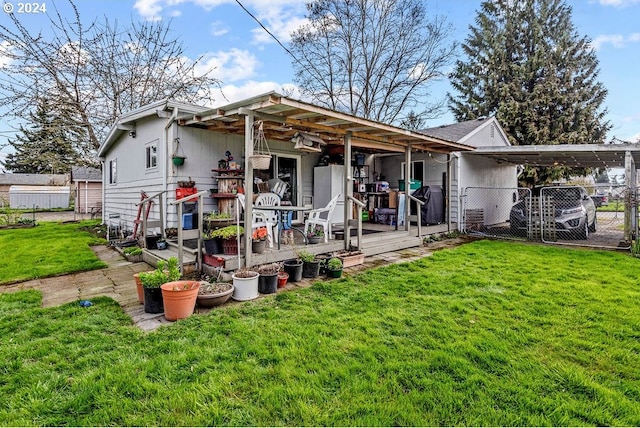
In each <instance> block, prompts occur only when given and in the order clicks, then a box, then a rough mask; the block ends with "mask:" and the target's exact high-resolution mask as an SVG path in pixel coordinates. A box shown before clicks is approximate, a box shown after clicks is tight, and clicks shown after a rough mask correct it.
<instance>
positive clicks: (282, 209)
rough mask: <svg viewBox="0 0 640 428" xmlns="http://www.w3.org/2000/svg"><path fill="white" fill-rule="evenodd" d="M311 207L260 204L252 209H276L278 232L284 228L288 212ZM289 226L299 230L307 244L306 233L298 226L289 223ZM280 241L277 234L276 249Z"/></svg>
mask: <svg viewBox="0 0 640 428" xmlns="http://www.w3.org/2000/svg"><path fill="white" fill-rule="evenodd" d="M311 209H312V208H309V207H300V206H296V205H260V206H259V207H256V206H254V207H253V210H254V211H276V212H277V214H278V233H280V232H282V230H284V227H283V225H284V220H285V219H286V218H287V216H288V214H289V213H290V212H294V211H297V212H304V211H311ZM289 227H290V228H291V230H295V231H296V232H300V234H302V238H303V239H304V243H305V244H308V243H309V242H308V241H307V235H306V234H305V233H304V231H303V230H302V229H300V228H297V227H294V226H293V225H289ZM280 242H282V239H280V236H278V250H279V249H280Z"/></svg>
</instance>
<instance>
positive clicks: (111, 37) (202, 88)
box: [0, 0, 219, 150]
mask: <svg viewBox="0 0 640 428" xmlns="http://www.w3.org/2000/svg"><path fill="white" fill-rule="evenodd" d="M67 1H68V2H69V4H70V6H71V9H72V11H73V13H72V14H71V16H70V17H64V16H63V15H62V14H61V12H60V11H59V10H58V9H56V8H55V7H53V5H49V4H47V6H49V24H50V28H49V29H48V30H47V32H50V33H51V35H49V34H47V35H46V36H45V35H43V34H42V33H38V34H33V33H31V32H30V31H29V30H28V29H27V28H26V27H25V26H24V25H23V24H22V23H21V22H20V20H19V19H18V17H17V16H15V15H12V14H9V19H10V22H11V23H10V24H7V25H0V57H4V58H5V65H4V66H0V105H3V106H6V108H7V109H8V111H7V113H8V114H9V116H11V117H13V118H18V119H28V115H29V113H30V112H31V111H32V107H33V106H35V105H37V102H36V101H37V100H39V99H42V98H49V99H52V100H55V102H56V105H57V106H58V108H60V109H65V110H68V112H67V114H65V115H64V117H69V118H70V120H69V122H70V123H68V124H67V126H69V127H74V128H76V129H80V130H83V132H84V136H83V137H82V138H84V140H85V145H88V148H89V149H92V150H95V149H96V148H97V147H98V146H99V145H100V142H101V141H102V140H103V139H104V137H105V136H106V133H107V132H108V129H109V127H110V126H111V125H112V124H113V123H114V122H115V120H116V118H117V117H118V116H119V115H121V114H122V113H124V112H126V111H130V110H132V109H135V108H137V107H140V106H142V105H145V104H148V103H150V102H153V101H158V100H161V99H165V98H172V99H175V100H179V101H184V102H193V103H210V102H211V101H212V100H213V97H212V91H211V90H212V89H213V87H214V86H216V85H218V84H219V82H218V81H217V80H216V79H214V78H212V77H211V74H212V70H205V71H204V72H199V71H198V65H199V61H200V60H201V58H198V59H196V60H194V61H191V60H189V59H188V58H187V57H186V55H185V54H184V51H183V48H182V45H181V43H180V41H179V40H178V39H175V38H172V37H171V35H170V34H169V27H170V23H166V24H165V23H163V22H161V21H156V22H143V23H132V24H131V25H129V26H127V27H126V28H120V27H119V26H118V22H117V21H110V20H109V19H108V18H106V17H105V18H104V19H103V20H100V21H93V22H91V23H90V24H89V25H85V24H83V22H82V20H81V17H80V12H79V10H78V8H77V7H76V5H75V4H74V2H73V0H67Z"/></svg>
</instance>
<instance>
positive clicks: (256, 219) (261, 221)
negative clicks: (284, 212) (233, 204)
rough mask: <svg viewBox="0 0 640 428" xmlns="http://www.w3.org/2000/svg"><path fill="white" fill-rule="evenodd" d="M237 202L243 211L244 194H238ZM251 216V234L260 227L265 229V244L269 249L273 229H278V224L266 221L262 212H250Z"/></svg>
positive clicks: (271, 243) (272, 239)
mask: <svg viewBox="0 0 640 428" xmlns="http://www.w3.org/2000/svg"><path fill="white" fill-rule="evenodd" d="M238 201H239V202H240V206H241V207H242V210H243V211H244V204H245V199H244V194H242V193H239V194H238ZM252 213H253V214H252V216H251V219H252V220H251V230H252V232H253V230H255V229H258V228H260V227H264V228H266V229H267V244H268V245H269V247H273V244H274V242H276V241H274V237H273V228H274V226H275V227H276V228H277V227H278V223H277V221H276V223H275V224H274V223H273V222H272V221H269V220H268V219H267V217H266V216H265V215H264V211H256V210H255V209H254V210H253V211H252Z"/></svg>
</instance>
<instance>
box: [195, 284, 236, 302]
mask: <svg viewBox="0 0 640 428" xmlns="http://www.w3.org/2000/svg"><path fill="white" fill-rule="evenodd" d="M232 293H233V285H232V284H229V283H228V282H216V283H213V284H211V283H209V282H206V281H202V282H201V283H200V289H199V290H198V298H197V299H196V303H197V304H198V306H200V307H203V308H213V307H215V306H219V305H222V304H223V303H226V302H227V300H229V298H230V297H231V294H232Z"/></svg>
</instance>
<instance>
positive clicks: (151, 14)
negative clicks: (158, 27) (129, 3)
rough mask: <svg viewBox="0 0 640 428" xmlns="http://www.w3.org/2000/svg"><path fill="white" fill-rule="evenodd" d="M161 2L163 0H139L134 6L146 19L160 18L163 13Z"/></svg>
mask: <svg viewBox="0 0 640 428" xmlns="http://www.w3.org/2000/svg"><path fill="white" fill-rule="evenodd" d="M161 2H162V0H137V1H136V2H135V4H134V5H133V8H134V9H136V10H137V11H138V13H139V14H140V16H142V17H143V18H144V19H148V20H158V19H160V14H161V13H162V5H160V3H161Z"/></svg>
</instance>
